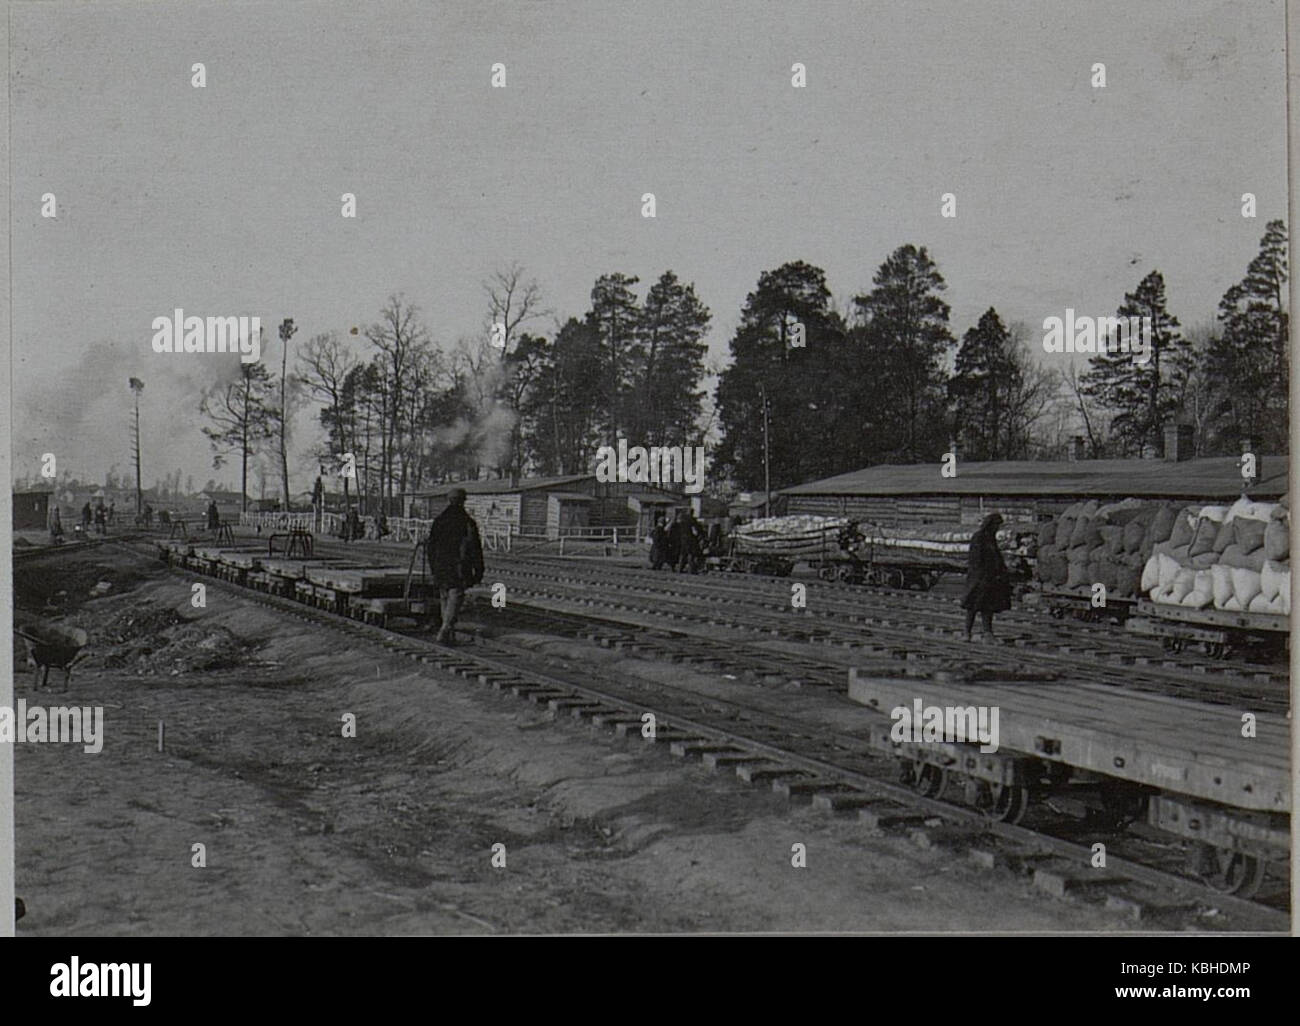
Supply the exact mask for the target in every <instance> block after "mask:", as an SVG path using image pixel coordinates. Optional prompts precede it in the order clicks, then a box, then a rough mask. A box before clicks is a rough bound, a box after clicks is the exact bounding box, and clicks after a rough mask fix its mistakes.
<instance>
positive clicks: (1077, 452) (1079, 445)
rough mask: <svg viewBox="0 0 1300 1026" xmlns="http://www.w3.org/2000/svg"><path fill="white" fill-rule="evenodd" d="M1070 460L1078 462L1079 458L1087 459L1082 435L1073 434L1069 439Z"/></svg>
mask: <svg viewBox="0 0 1300 1026" xmlns="http://www.w3.org/2000/svg"><path fill="white" fill-rule="evenodd" d="M1069 451H1070V462H1071V463H1078V462H1079V461H1080V460H1084V459H1087V452H1088V450H1087V446H1086V444H1085V442H1084V438H1083V435H1075V436H1074V437H1073V438H1071V439H1070V450H1069Z"/></svg>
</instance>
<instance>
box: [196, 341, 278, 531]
mask: <svg viewBox="0 0 1300 1026" xmlns="http://www.w3.org/2000/svg"><path fill="white" fill-rule="evenodd" d="M270 389H271V381H270V375H269V374H268V373H267V371H266V368H265V367H263V366H262V365H261V364H260V363H241V364H240V365H239V377H238V378H237V379H236V380H235V381H232V382H229V383H227V384H220V383H218V384H216V385H213V386H212V387H211V388H210V389H209V390H208V391H207V392H206V393H205V394H204V396H203V400H202V402H201V403H200V404H199V409H200V411H201V412H202V413H203V414H204V416H206V417H207V418H208V419H209V420H211V421H212V424H213V426H212V427H206V426H205V427H204V428H203V433H204V434H205V435H206V436H207V437H208V441H209V442H211V444H212V450H213V452H214V454H215V455H214V456H213V459H212V466H213V467H214V468H217V469H220V468H221V467H222V466H223V465H224V464H225V462H226V460H228V459H229V458H230V456H231V455H233V454H235V453H238V454H239V464H240V474H239V481H240V490H241V499H240V501H241V503H242V505H241V509H243V510H245V511H247V509H248V461H249V459H250V458H251V457H253V456H255V455H257V452H258V447H259V446H260V445H261V443H262V442H263V441H265V440H266V439H268V438H271V437H273V435H274V430H273V426H272V424H273V414H272V411H271V410H270V408H269V407H268V405H267V398H268V394H269V392H270Z"/></svg>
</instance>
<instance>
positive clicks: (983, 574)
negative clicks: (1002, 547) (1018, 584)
mask: <svg viewBox="0 0 1300 1026" xmlns="http://www.w3.org/2000/svg"><path fill="white" fill-rule="evenodd" d="M1001 526H1002V517H1001V515H999V514H997V513H990V514H989V515H988V516H986V517H985V518H984V522H983V523H982V524H980V526H979V530H977V531H976V532H975V534H974V535H973V536H972V537H971V540H970V559H969V563H968V565H967V570H966V595H965V597H964V598H963V599H962V600H961V604H962V608H963V609H965V610H966V640H967V641H970V640H971V628H972V627H974V625H975V614H976V613H979V614H980V616H981V618H982V619H983V621H984V633H985V634H987V635H989V637H992V636H993V614H994V613H1000V612H1003V611H1004V610H1007V609H1010V608H1011V575H1010V574H1009V573H1008V572H1007V565H1006V563H1005V562H1004V561H1003V559H1002V553H1001V551H999V549H998V528H999V527H1001Z"/></svg>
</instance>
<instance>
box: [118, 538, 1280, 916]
mask: <svg viewBox="0 0 1300 1026" xmlns="http://www.w3.org/2000/svg"><path fill="white" fill-rule="evenodd" d="M123 548H125V549H126V550H127V551H130V552H133V553H134V554H136V555H140V556H141V557H142V558H144V555H143V554H142V553H140V552H139V550H138V549H136V548H133V547H132V548H128V547H126V546H123ZM172 569H173V572H175V573H178V574H182V575H188V574H191V573H193V571H192V570H186V569H185V568H183V567H172ZM212 580H213V581H214V582H215V584H216V586H217V587H219V588H222V589H225V590H228V591H230V592H232V593H236V594H239V595H241V596H242V597H244V598H245V599H246V600H248V601H251V602H254V603H257V604H261V605H263V606H266V607H269V608H272V609H275V610H277V611H279V612H281V613H284V614H286V615H290V616H294V617H296V618H298V619H300V620H302V621H305V622H307V623H311V624H315V625H317V626H320V627H323V628H327V629H329V630H331V631H333V632H335V633H338V634H342V635H345V636H348V637H350V638H352V639H355V640H358V641H365V642H369V643H371V644H375V645H377V646H379V647H382V648H383V649H385V650H387V651H388V652H389V653H391V654H393V655H395V656H400V657H404V658H407V659H411V660H416V661H419V662H420V663H423V664H426V665H430V666H433V667H435V668H437V669H438V670H440V671H443V672H447V673H451V674H454V675H456V676H459V677H462V678H464V679H466V680H470V681H477V682H478V683H479V684H482V685H485V686H491V687H493V688H494V689H496V690H501V691H508V692H511V693H513V694H515V695H516V696H518V697H520V698H524V699H527V700H528V701H530V702H532V703H534V704H544V705H546V706H547V708H548V709H549V710H550V711H551V712H552V713H553V714H554V715H555V716H556V717H557V718H558V717H560V716H565V715H567V716H571V717H572V718H574V719H575V720H580V721H585V722H587V723H589V724H591V725H593V726H595V727H599V728H605V729H612V730H614V731H615V732H616V733H617V734H619V735H620V736H628V737H636V736H641V735H642V729H643V724H644V722H645V720H644V717H645V715H646V714H647V713H651V714H653V715H654V717H655V723H656V730H655V737H654V739H653V740H655V741H656V742H666V743H667V744H668V745H669V747H670V751H671V752H672V753H673V754H674V755H678V756H682V757H699V758H701V759H702V760H703V761H704V763H705V765H706V766H708V767H709V768H710V769H713V770H715V771H717V770H728V769H734V771H735V773H736V775H737V776H738V777H740V778H741V779H743V780H745V781H747V782H750V783H757V784H760V785H761V784H766V783H770V784H771V786H772V788H773V790H775V791H777V792H779V793H782V794H785V795H786V796H787V797H789V798H792V799H793V798H796V797H808V798H811V800H812V802H813V804H814V805H815V806H817V807H821V808H824V809H826V810H828V811H832V812H840V813H853V812H856V813H857V814H858V817H859V819H861V820H863V821H865V822H866V823H867V824H868V825H870V826H873V827H876V828H880V829H884V830H887V831H889V830H900V829H901V830H906V829H909V828H919V827H921V826H924V827H928V828H931V830H934V829H937V830H938V832H939V837H940V839H941V843H942V839H943V838H944V837H945V836H947V837H953V838H956V839H957V840H958V841H959V843H964V844H970V843H972V842H974V843H975V844H977V845H980V844H982V845H983V847H977V848H976V849H975V853H976V854H977V855H978V856H979V857H981V858H983V859H986V860H987V863H988V864H993V863H995V862H997V863H1001V864H1005V865H1014V866H1019V867H1020V868H1022V869H1025V868H1026V867H1028V868H1029V869H1030V870H1032V871H1033V873H1034V879H1035V882H1036V883H1040V885H1042V886H1044V888H1045V889H1047V890H1051V891H1058V892H1059V893H1065V891H1066V889H1067V887H1068V884H1069V883H1070V881H1071V879H1074V880H1077V879H1079V878H1080V877H1086V876H1087V874H1088V870H1087V869H1086V867H1088V866H1089V864H1090V863H1089V860H1090V858H1091V844H1092V843H1094V842H1095V841H1096V840H1097V837H1098V832H1097V831H1096V830H1094V831H1092V832H1091V833H1090V835H1089V837H1088V843H1087V844H1080V843H1078V842H1077V841H1074V840H1072V839H1071V838H1070V837H1069V836H1067V835H1063V834H1062V833H1061V832H1060V831H1059V830H1058V832H1056V833H1052V832H1047V831H1046V830H1045V829H1044V828H1041V827H1040V828H1038V829H1034V828H1030V827H1027V826H1023V825H1013V824H1010V823H1006V822H1000V821H998V820H996V819H993V818H990V817H988V816H986V815H985V814H984V813H982V812H980V811H977V810H974V809H971V808H968V807H964V806H960V805H955V804H952V803H949V802H946V801H943V800H941V797H928V796H925V795H921V794H918V793H917V792H916V791H915V790H914V789H912V788H909V787H906V786H904V785H901V784H899V783H896V782H893V781H892V780H891V779H890V777H891V775H893V774H895V773H896V763H895V762H894V761H893V760H891V759H887V758H883V757H881V756H879V755H876V754H874V753H872V752H870V751H868V750H865V749H864V748H863V747H862V746H861V743H860V740H859V739H858V738H856V737H853V736H852V735H845V734H840V733H837V732H834V731H831V730H828V729H826V728H824V727H817V726H812V725H810V724H809V723H807V722H804V721H800V720H798V719H795V718H792V717H789V716H783V715H778V714H774V713H772V712H770V711H766V710H761V709H757V708H755V707H752V706H748V705H745V704H743V703H738V702H735V701H731V700H726V699H720V698H717V697H714V696H706V695H701V694H698V693H696V692H693V691H690V690H688V689H685V688H681V687H677V686H674V685H670V684H661V683H655V682H639V683H638V684H635V685H633V684H630V683H628V682H618V681H613V680H607V679H601V680H599V681H598V682H593V680H592V674H591V671H590V668H589V667H583V668H581V669H574V670H567V669H566V674H565V675H561V674H559V673H556V672H553V671H551V670H546V671H544V670H540V669H538V668H537V659H538V656H537V653H536V652H535V651H533V650H530V649H525V648H521V647H518V646H514V645H511V644H509V643H507V642H504V641H501V640H497V639H493V640H490V641H486V642H480V643H479V644H476V645H474V646H473V647H472V649H473V650H472V651H471V650H467V649H466V648H457V649H447V648H444V647H441V646H438V645H436V644H434V643H433V642H432V641H430V640H429V639H427V638H422V637H418V636H412V635H410V634H406V633H402V632H398V631H395V630H391V629H389V628H386V627H380V626H376V625H372V624H367V623H361V622H358V621H357V620H355V619H351V618H349V617H346V616H342V615H340V614H338V613H334V612H330V611H326V610H323V609H318V608H315V607H311V606H305V605H303V604H301V603H299V602H296V601H294V600H292V599H288V598H284V597H281V596H278V595H270V594H267V593H265V592H261V591H254V590H252V589H249V588H247V587H244V586H242V585H238V584H234V583H232V582H229V581H225V580H221V579H219V578H212ZM568 674H572V675H573V676H569V675H568ZM574 677H576V678H577V679H574ZM1047 818H1051V817H1050V814H1049V815H1047ZM1072 822H1073V825H1074V827H1075V828H1076V829H1077V827H1078V823H1077V821H1072ZM1058 826H1059V824H1058ZM921 833H922V834H923V835H924V836H925V837H927V838H928V837H931V836H932V835H931V834H926V833H925V831H924V830H922V831H921ZM1066 833H1067V834H1068V830H1067V831H1066ZM992 839H996V841H994V840H992ZM1106 841H1107V844H1108V846H1111V845H1113V846H1114V847H1113V853H1111V854H1109V855H1108V869H1107V870H1106V872H1105V873H1104V875H1103V876H1102V877H1100V878H1099V877H1097V876H1096V873H1095V871H1093V878H1092V879H1091V880H1090V881H1089V883H1090V885H1091V886H1089V887H1088V890H1089V891H1090V892H1091V893H1092V894H1094V895H1095V896H1100V895H1101V894H1102V893H1103V891H1104V892H1105V893H1106V897H1107V903H1108V904H1111V903H1113V904H1115V905H1116V907H1118V908H1121V909H1125V910H1133V909H1145V910H1146V911H1147V912H1150V911H1151V910H1152V909H1154V910H1156V911H1157V914H1158V915H1160V916H1162V917H1164V918H1169V917H1172V918H1174V919H1180V920H1182V921H1183V922H1185V923H1190V922H1192V921H1196V920H1199V919H1200V913H1201V912H1202V911H1203V910H1205V909H1206V908H1207V907H1209V908H1214V909H1217V910H1218V911H1219V912H1220V913H1223V914H1226V915H1227V916H1230V917H1231V918H1232V925H1233V926H1234V927H1236V928H1240V929H1248V930H1265V931H1283V930H1285V929H1286V928H1287V925H1288V923H1289V917H1288V914H1287V912H1286V910H1285V908H1284V907H1282V906H1280V905H1279V897H1278V893H1274V894H1273V895H1272V897H1271V898H1270V899H1269V900H1267V901H1254V900H1246V899H1243V898H1239V897H1235V896H1232V895H1229V894H1224V893H1222V892H1221V891H1218V890H1215V889H1213V888H1211V887H1209V886H1208V885H1207V884H1205V883H1204V882H1201V881H1199V880H1196V879H1193V878H1189V877H1187V876H1185V875H1183V874H1181V873H1177V872H1173V871H1171V870H1170V869H1168V868H1165V866H1163V865H1161V864H1160V863H1161V862H1162V861H1165V860H1166V858H1165V857H1166V856H1168V855H1169V854H1170V849H1171V847H1172V846H1170V845H1168V844H1160V843H1151V842H1148V841H1146V840H1145V839H1142V838H1138V837H1133V838H1125V837H1122V836H1119V835H1116V836H1113V837H1110V836H1107V837H1106ZM926 843H930V842H929V841H927V842H926ZM990 845H992V847H993V848H994V849H996V850H995V851H989V850H988V849H989V847H990ZM1121 853H1132V856H1131V857H1130V855H1128V854H1121ZM1058 885H1059V886H1058ZM1280 894H1281V898H1280V900H1281V902H1282V905H1285V903H1286V897H1285V890H1284V889H1283V890H1282V891H1281V892H1280ZM1223 925H1225V926H1226V925H1227V923H1226V922H1224V923H1223Z"/></svg>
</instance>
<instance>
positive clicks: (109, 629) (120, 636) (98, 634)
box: [91, 603, 180, 647]
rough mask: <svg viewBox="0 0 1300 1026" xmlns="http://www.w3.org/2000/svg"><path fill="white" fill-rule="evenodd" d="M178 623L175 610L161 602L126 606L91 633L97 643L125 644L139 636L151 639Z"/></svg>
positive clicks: (139, 637) (178, 619) (137, 638)
mask: <svg viewBox="0 0 1300 1026" xmlns="http://www.w3.org/2000/svg"><path fill="white" fill-rule="evenodd" d="M178 623H180V617H178V616H177V615H176V612H175V610H174V609H173V608H172V607H171V606H168V605H166V604H163V603H149V604H146V605H141V606H128V607H126V608H124V609H122V610H121V611H119V612H118V614H117V615H116V616H114V617H113V618H112V619H110V620H108V621H106V622H104V623H102V624H99V625H98V626H96V627H95V628H94V629H93V630H92V632H91V635H92V637H93V638H94V640H95V643H96V644H97V645H101V646H105V647H107V646H109V645H127V644H130V643H131V642H133V641H136V640H139V639H141V638H145V639H149V640H152V639H154V637H155V636H156V635H158V634H161V633H162V632H164V631H166V630H167V629H168V628H169V627H174V626H176V624H178Z"/></svg>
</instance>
